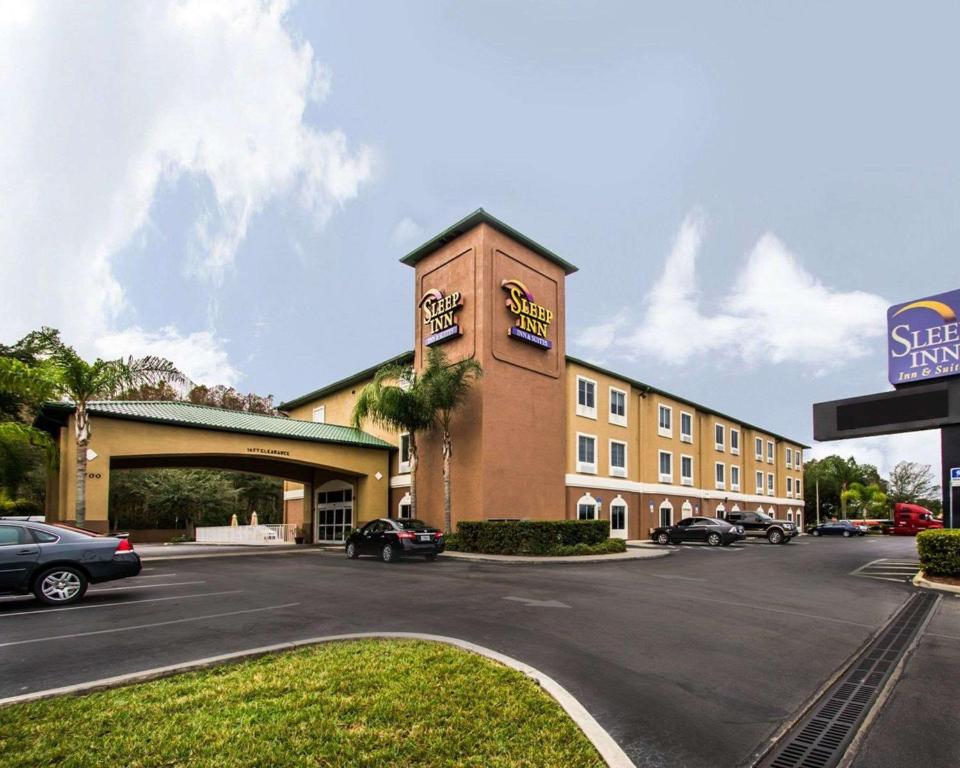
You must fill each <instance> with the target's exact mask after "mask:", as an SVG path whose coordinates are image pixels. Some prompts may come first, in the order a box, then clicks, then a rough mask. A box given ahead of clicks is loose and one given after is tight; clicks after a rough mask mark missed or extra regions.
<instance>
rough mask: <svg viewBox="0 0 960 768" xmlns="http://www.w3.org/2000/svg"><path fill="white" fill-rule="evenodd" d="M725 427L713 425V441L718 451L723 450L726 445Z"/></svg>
mask: <svg viewBox="0 0 960 768" xmlns="http://www.w3.org/2000/svg"><path fill="white" fill-rule="evenodd" d="M724 437H725V436H724V426H723V424H714V425H713V440H714V442H715V443H716V448H717V450H718V451H722V450H723V446H724V443H725V442H726V441H725V440H724Z"/></svg>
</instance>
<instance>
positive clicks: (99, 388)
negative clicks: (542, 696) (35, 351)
mask: <svg viewBox="0 0 960 768" xmlns="http://www.w3.org/2000/svg"><path fill="white" fill-rule="evenodd" d="M50 359H51V361H52V363H53V365H54V368H53V370H54V372H55V377H54V385H55V389H56V390H57V392H58V394H59V395H60V396H61V397H63V398H65V399H67V400H70V401H72V402H73V404H74V406H75V407H76V411H75V414H74V418H75V426H76V429H75V437H76V446H77V468H76V490H77V504H76V513H75V516H74V519H75V521H76V524H77V525H78V526H80V527H83V525H84V524H85V523H86V518H87V506H86V487H87V486H86V482H87V444H88V443H89V442H90V435H91V433H90V415H89V412H88V406H89V404H90V403H91V402H93V401H95V400H110V399H111V398H115V397H119V396H120V394H121V393H123V392H125V391H126V390H128V389H132V388H134V387H141V386H143V385H145V384H157V383H159V382H161V381H163V382H168V383H170V384H176V385H185V384H187V383H189V380H188V379H187V377H186V376H184V375H183V374H182V373H181V372H180V371H179V370H178V369H177V368H176V366H175V365H174V364H173V363H171V362H170V361H169V360H166V359H165V358H162V357H156V356H154V355H148V356H146V357H128V358H126V359H122V358H121V359H118V360H101V359H99V358H97V359H96V360H94V361H93V362H92V363H88V362H87V361H86V360H84V359H83V358H82V357H80V355H78V354H77V352H76V351H75V350H74V349H73V348H72V347H68V346H67V345H65V344H63V345H61V346H59V347H58V348H57V349H56V350H55V351H54V353H53V355H52V357H51V358H50Z"/></svg>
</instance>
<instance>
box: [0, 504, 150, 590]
mask: <svg viewBox="0 0 960 768" xmlns="http://www.w3.org/2000/svg"><path fill="white" fill-rule="evenodd" d="M140 568H141V565H140V556H139V555H138V554H137V553H136V552H134V551H133V545H132V544H131V543H130V541H129V539H127V538H126V537H125V535H123V536H119V537H118V536H104V535H101V534H98V533H92V532H91V531H85V530H83V529H81V528H72V527H70V526H65V525H57V524H46V523H32V522H24V521H18V520H0V593H13V594H22V595H25V594H28V593H30V592H33V594H34V595H36V597H37V599H38V600H40V601H41V602H44V603H47V604H49V605H69V604H70V603H75V602H77V601H78V600H80V599H81V598H82V597H83V595H84V593H85V592H86V591H87V586H88V585H89V584H98V583H100V582H102V581H113V580H114V579H124V578H127V577H129V576H136V575H137V574H138V573H140Z"/></svg>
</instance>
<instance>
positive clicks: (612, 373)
mask: <svg viewBox="0 0 960 768" xmlns="http://www.w3.org/2000/svg"><path fill="white" fill-rule="evenodd" d="M567 362H568V363H573V364H574V365H582V366H583V367H584V368H589V369H590V370H591V371H596V372H597V373H603V374H605V375H607V376H612V377H613V378H615V379H620V380H621V381H625V382H627V383H628V384H630V385H632V386H634V387H636V388H637V389H640V390H642V391H644V392H653V393H655V394H657V395H662V396H663V397H669V398H670V399H671V400H676V401H677V402H678V403H683V404H684V405H689V406H690V407H691V408H696V409H697V410H698V411H702V412H703V413H712V414H713V415H714V416H719V417H720V418H721V419H726V420H727V421H734V422H736V423H737V424H739V425H740V426H741V427H746V428H747V429H752V430H755V431H757V432H763V433H764V434H765V435H769V436H770V437H775V438H776V439H777V440H783V441H785V442H787V443H793V444H794V445H799V446H800V447H801V448H809V447H810V446H809V445H805V444H803V443H801V442H800V441H799V440H794V439H792V438H789V437H784V436H783V435H778V434H777V433H776V432H771V431H770V430H769V429H764V428H763V427H758V426H755V425H753V424H748V423H747V422H745V421H743V419H738V418H736V417H735V416H728V415H727V414H725V413H721V412H720V411H716V410H714V409H713V408H708V407H707V406H705V405H700V403H695V402H693V400H687V399H686V398H685V397H680V396H679V395H675V394H673V393H672V392H667V391H666V390H663V389H658V388H657V387H654V386H651V385H650V384H644V383H643V382H642V381H637V380H636V379H632V378H630V377H629V376H624V375H623V374H622V373H617V372H616V371H610V370H607V369H606V368H601V367H600V366H599V365H596V364H594V363H588V362H587V361H586V360H580V359H579V358H576V357H571V356H570V355H567Z"/></svg>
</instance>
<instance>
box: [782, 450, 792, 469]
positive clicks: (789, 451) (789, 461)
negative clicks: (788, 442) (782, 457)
mask: <svg viewBox="0 0 960 768" xmlns="http://www.w3.org/2000/svg"><path fill="white" fill-rule="evenodd" d="M784 452H785V453H786V455H787V469H793V451H791V450H790V449H789V448H785V449H784Z"/></svg>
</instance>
